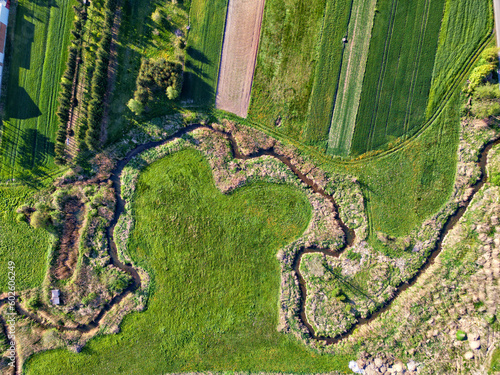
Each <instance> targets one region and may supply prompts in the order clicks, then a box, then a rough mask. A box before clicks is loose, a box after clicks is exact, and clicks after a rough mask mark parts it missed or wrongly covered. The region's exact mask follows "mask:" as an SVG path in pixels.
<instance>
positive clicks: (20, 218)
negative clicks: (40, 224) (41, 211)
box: [16, 214, 28, 223]
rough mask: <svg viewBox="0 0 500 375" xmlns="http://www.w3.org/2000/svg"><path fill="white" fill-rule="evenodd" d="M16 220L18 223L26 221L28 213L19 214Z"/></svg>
mask: <svg viewBox="0 0 500 375" xmlns="http://www.w3.org/2000/svg"><path fill="white" fill-rule="evenodd" d="M16 221H17V222H18V223H26V222H27V221H28V220H27V219H26V215H25V214H17V216H16Z"/></svg>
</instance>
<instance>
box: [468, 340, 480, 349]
mask: <svg viewBox="0 0 500 375" xmlns="http://www.w3.org/2000/svg"><path fill="white" fill-rule="evenodd" d="M469 346H470V348H471V349H473V350H479V349H480V348H481V341H479V340H478V341H471V342H469Z"/></svg>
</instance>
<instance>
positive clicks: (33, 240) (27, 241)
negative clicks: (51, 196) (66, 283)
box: [0, 187, 50, 292]
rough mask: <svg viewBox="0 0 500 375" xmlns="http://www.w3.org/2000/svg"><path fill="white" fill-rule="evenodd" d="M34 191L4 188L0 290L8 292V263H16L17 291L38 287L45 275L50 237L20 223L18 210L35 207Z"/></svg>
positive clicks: (0, 201) (0, 218)
mask: <svg viewBox="0 0 500 375" xmlns="http://www.w3.org/2000/svg"><path fill="white" fill-rule="evenodd" d="M33 193H34V191H33V190H31V189H28V188H23V187H10V188H5V187H0V291H1V292H6V291H7V282H8V278H7V276H8V271H9V270H8V268H7V267H8V262H9V261H14V262H15V264H16V266H15V273H16V290H17V291H21V290H24V289H28V288H36V287H39V286H40V285H41V284H42V281H43V277H44V276H45V264H46V258H47V251H48V247H49V240H50V239H49V237H50V236H49V234H48V233H47V232H46V231H44V230H43V229H34V228H33V227H31V226H30V225H29V224H28V223H25V222H21V223H19V222H17V221H16V216H17V214H16V212H15V211H16V208H17V207H19V206H20V205H22V204H25V203H28V204H34V203H35V202H34V199H33Z"/></svg>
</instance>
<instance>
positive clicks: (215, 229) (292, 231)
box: [26, 150, 348, 375]
mask: <svg viewBox="0 0 500 375" xmlns="http://www.w3.org/2000/svg"><path fill="white" fill-rule="evenodd" d="M134 207H135V218H136V226H135V229H134V231H133V233H132V237H131V241H130V246H129V248H130V250H131V252H132V256H133V257H134V258H135V259H137V260H138V261H139V262H140V263H141V264H142V265H143V266H144V267H146V268H147V269H148V270H149V272H150V274H151V275H152V276H153V293H152V296H151V299H150V301H149V306H148V309H147V310H146V311H145V312H142V313H135V314H133V315H130V316H127V317H126V319H125V321H124V323H123V324H122V332H121V333H119V334H117V335H111V336H101V337H99V338H97V339H95V340H92V341H91V342H90V343H88V344H87V345H86V346H85V347H84V349H83V350H82V352H81V353H79V354H75V353H72V352H69V351H67V350H57V351H49V352H45V353H42V354H40V355H37V356H35V357H34V358H32V359H31V360H30V361H29V363H28V365H27V368H26V373H27V374H44V375H48V374H64V375H68V374H79V375H83V374H97V373H99V374H104V373H105V374H124V373H127V374H161V373H171V372H177V373H179V372H194V371H253V372H259V371H269V372H299V373H316V372H328V371H332V370H335V369H338V370H342V371H346V370H347V361H348V358H345V357H340V356H337V357H333V356H327V355H324V356H322V355H319V354H314V353H313V352H311V351H309V350H308V349H307V348H306V347H305V346H304V345H303V344H300V343H299V342H297V341H296V340H295V339H294V338H293V337H291V335H284V334H281V333H278V332H277V331H276V326H277V324H278V295H279V284H280V276H279V274H280V272H279V266H278V261H277V259H276V252H277V249H278V248H279V247H281V246H283V245H285V244H286V243H288V242H289V241H290V240H292V239H293V238H296V237H297V236H299V235H300V234H301V233H302V231H303V230H304V229H305V228H306V226H307V224H308V222H309V220H310V215H311V208H310V205H309V203H308V201H307V199H306V198H305V196H304V195H303V194H302V193H301V192H300V191H299V190H297V189H296V188H293V187H290V186H287V185H271V184H254V185H250V186H247V187H244V188H241V189H238V190H237V191H235V192H234V193H232V194H230V195H227V196H226V195H222V194H221V193H220V192H219V191H218V190H217V189H216V188H215V186H214V182H213V179H212V175H211V171H210V169H209V166H208V164H207V162H206V161H205V159H204V158H203V157H202V156H201V155H200V154H199V153H198V152H196V151H193V150H188V151H182V152H179V153H176V154H173V155H171V156H168V157H166V158H164V159H162V160H160V161H158V162H156V163H154V164H153V165H151V166H150V167H148V168H147V169H146V170H145V171H144V172H143V173H142V174H141V176H140V179H139V182H138V190H137V192H136V198H135V204H134Z"/></svg>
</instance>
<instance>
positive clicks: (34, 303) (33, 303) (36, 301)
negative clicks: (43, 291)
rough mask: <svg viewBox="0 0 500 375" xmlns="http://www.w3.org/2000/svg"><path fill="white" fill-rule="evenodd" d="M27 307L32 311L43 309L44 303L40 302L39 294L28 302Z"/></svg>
mask: <svg viewBox="0 0 500 375" xmlns="http://www.w3.org/2000/svg"><path fill="white" fill-rule="evenodd" d="M27 306H28V308H29V309H31V310H38V309H39V308H40V307H42V301H41V300H40V296H39V295H38V294H36V295H34V296H33V297H31V298H30V299H29V300H28V303H27Z"/></svg>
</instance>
